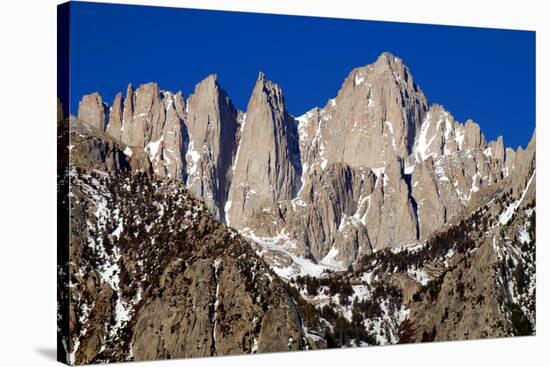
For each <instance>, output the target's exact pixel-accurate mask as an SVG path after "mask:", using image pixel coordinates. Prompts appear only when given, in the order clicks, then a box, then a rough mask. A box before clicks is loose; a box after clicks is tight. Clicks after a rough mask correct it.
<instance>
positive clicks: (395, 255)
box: [57, 52, 536, 364]
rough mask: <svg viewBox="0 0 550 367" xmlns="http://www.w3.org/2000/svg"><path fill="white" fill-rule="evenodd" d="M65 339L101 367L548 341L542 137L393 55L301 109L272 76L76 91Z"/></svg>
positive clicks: (67, 353) (66, 169) (61, 185)
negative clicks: (235, 82)
mask: <svg viewBox="0 0 550 367" xmlns="http://www.w3.org/2000/svg"><path fill="white" fill-rule="evenodd" d="M57 120H58V131H59V134H58V154H59V157H60V159H59V162H60V163H59V164H58V197H59V204H58V205H59V210H67V211H68V210H70V213H71V215H70V218H69V219H68V221H69V222H68V223H65V224H66V226H67V228H69V227H70V233H68V234H66V235H65V234H64V232H60V238H62V239H64V241H65V242H66V246H67V247H68V253H65V252H63V253H61V254H60V256H59V259H60V261H59V274H60V275H59V279H60V283H59V290H58V298H59V310H60V312H59V315H58V319H59V322H60V328H59V330H60V332H59V338H58V341H59V346H60V350H61V351H62V352H61V358H62V359H63V360H64V361H66V362H68V363H72V364H74V363H77V364H80V363H95V362H114V361H126V360H136V361H137V360H148V359H159V358H166V359H168V358H180V357H195V356H212V355H227V354H240V353H260V352H273V351H286V350H299V349H318V348H332V347H344V346H367V345H382V344H395V343H406V342H422V341H434V340H457V339H471V338H484V337H496V336H512V335H532V334H534V333H535V331H536V324H535V294H536V289H535V243H536V241H535V229H536V220H535V219H536V195H535V187H536V170H535V159H536V139H535V132H533V138H532V140H531V142H530V143H529V145H528V146H527V147H526V148H525V149H523V148H521V147H520V148H518V149H517V150H514V149H512V148H510V147H506V145H505V142H504V141H503V139H502V137H499V138H498V139H496V140H494V141H487V139H486V137H485V136H484V134H483V129H482V125H481V126H480V125H478V124H477V123H476V122H474V121H472V120H467V121H465V122H464V123H462V122H459V121H457V120H455V118H454V117H453V116H452V114H451V113H450V112H449V111H447V110H446V109H445V108H444V107H443V106H441V105H438V104H432V105H430V104H429V103H428V99H427V97H426V96H425V95H424V93H423V91H422V89H421V88H420V87H419V86H418V85H417V84H416V83H415V81H414V78H413V76H412V72H411V71H410V70H409V68H408V67H407V66H406V65H405V64H404V62H403V60H401V59H400V58H398V57H396V56H394V55H392V54H390V53H387V52H385V53H383V54H381V55H380V56H379V57H378V59H377V60H375V61H374V62H373V63H372V64H370V65H366V66H363V67H358V68H355V69H353V70H351V72H350V73H349V75H348V76H347V77H346V78H345V80H344V81H343V84H342V87H341V88H340V90H339V91H338V92H337V93H336V95H335V97H334V98H331V99H329V100H328V101H327V103H326V105H325V106H319V107H314V108H312V109H311V110H309V111H307V112H305V113H304V114H303V115H301V116H293V115H292V114H290V112H289V111H288V110H287V107H286V104H285V98H284V95H283V88H282V87H281V86H280V85H278V84H276V83H275V82H274V81H271V80H269V79H268V77H267V76H266V75H265V74H263V73H262V72H259V74H258V77H257V80H256V83H255V85H254V87H253V89H252V91H251V93H250V99H249V102H248V105H247V107H246V111H241V110H239V109H238V108H237V107H235V105H234V104H233V102H232V100H231V98H230V96H229V95H228V93H227V92H226V91H225V90H224V89H223V87H222V86H221V84H220V82H219V81H218V78H217V76H216V75H210V76H208V77H206V78H205V79H204V80H202V81H200V82H199V83H198V84H197V85H196V87H195V89H194V91H193V93H191V94H190V95H189V96H188V97H187V98H186V97H185V96H184V95H183V93H181V92H170V91H165V90H163V89H161V88H160V86H158V85H157V84H156V83H154V82H151V83H147V84H143V85H140V86H138V87H137V88H135V87H134V86H132V85H131V84H129V85H128V86H127V88H126V91H125V93H124V94H123V93H122V91H121V92H120V93H118V94H117V95H116V96H115V98H114V100H113V101H112V103H111V105H109V104H107V103H106V101H104V99H103V98H102V97H101V96H100V95H99V94H98V93H92V94H90V95H86V96H83V97H82V98H81V101H80V103H79V108H78V115H77V116H63V109H62V108H61V107H60V106H59V101H58V118H57Z"/></svg>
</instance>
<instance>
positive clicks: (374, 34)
mask: <svg viewBox="0 0 550 367" xmlns="http://www.w3.org/2000/svg"><path fill="white" fill-rule="evenodd" d="M358 15H363V14H358ZM364 15H365V16H368V14H364ZM70 44H71V49H70V52H71V69H70V70H71V113H73V114H75V113H76V111H77V108H78V100H79V99H80V98H81V96H82V95H84V94H87V93H90V92H93V91H98V92H99V93H100V94H101V95H102V96H103V97H104V99H105V100H106V101H107V102H108V103H111V102H112V100H113V98H114V96H115V94H116V93H117V92H119V91H123V92H124V91H125V89H126V86H127V84H128V83H129V82H131V83H132V84H133V85H134V86H137V85H139V84H141V83H145V82H149V81H156V82H157V83H159V85H160V87H161V88H162V89H165V90H171V91H177V90H181V91H183V92H184V95H185V96H188V95H189V94H190V93H191V92H192V91H193V89H194V87H195V85H196V84H197V83H198V82H199V81H200V80H201V79H203V78H204V77H206V76H207V75H209V74H212V73H215V74H217V75H218V80H219V82H220V84H221V85H222V87H223V88H224V89H225V90H226V91H227V92H228V94H229V96H230V97H231V99H232V100H233V102H234V103H235V105H236V106H237V107H238V108H240V109H243V110H244V109H245V108H246V105H247V103H248V98H249V97H250V93H251V91H252V88H253V86H254V83H255V80H256V77H257V75H258V71H260V70H261V71H263V72H264V73H265V74H266V76H267V77H268V78H269V79H271V80H273V81H275V82H276V83H278V84H279V85H280V86H281V87H282V88H283V93H284V95H285V99H286V104H287V107H288V110H289V111H290V112H291V113H292V114H293V115H295V116H298V115H301V114H302V113H304V112H306V111H307V110H309V109H311V108H313V107H315V106H324V105H325V103H326V101H327V100H328V99H329V98H332V97H334V96H335V95H336V93H337V92H338V90H339V88H340V86H341V85H342V82H343V81H344V78H345V77H346V76H347V75H348V73H349V72H350V71H351V69H353V68H354V67H357V66H363V65H367V64H370V63H372V62H374V61H375V60H376V58H377V56H378V55H379V54H380V53H382V52H383V51H389V52H391V53H393V54H395V55H396V56H399V57H401V58H402V59H403V61H404V62H405V64H406V65H407V66H409V68H410V69H411V72H412V75H413V77H414V79H415V81H416V83H417V84H418V85H419V86H420V87H421V88H422V89H423V90H424V93H425V94H426V96H427V98H428V101H429V103H430V104H432V103H439V104H442V105H444V106H445V108H447V110H449V111H450V112H451V113H452V114H453V116H454V117H455V118H456V119H457V120H459V121H461V122H464V121H465V120H466V119H467V118H472V119H473V120H475V121H476V122H477V123H479V124H480V125H481V128H482V131H483V132H484V134H485V136H486V137H487V138H488V139H494V138H496V137H497V136H498V135H503V136H504V142H505V145H507V146H512V147H514V148H516V147H517V146H518V145H522V146H524V147H525V146H526V145H527V143H528V141H529V139H530V138H531V135H532V133H533V129H534V127H535V33H534V32H527V31H510V30H496V29H482V28H466V27H448V26H433V25H417V24H405V23H390V22H373V21H358V20H342V19H331V18H316V17H298V16H281V15H265V14H251V13H237V12H221V11H220V12H217V11H203V10H191V9H178V8H164V7H144V6H128V5H113V4H97V3H80V2H73V3H72V5H71V37H70Z"/></svg>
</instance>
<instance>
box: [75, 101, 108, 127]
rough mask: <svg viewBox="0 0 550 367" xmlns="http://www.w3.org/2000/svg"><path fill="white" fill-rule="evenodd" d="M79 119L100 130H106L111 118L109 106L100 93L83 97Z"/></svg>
mask: <svg viewBox="0 0 550 367" xmlns="http://www.w3.org/2000/svg"><path fill="white" fill-rule="evenodd" d="M78 118H79V119H81V120H83V121H86V122H87V123H88V124H90V125H91V126H93V127H95V128H96V129H99V130H105V126H106V122H107V120H108V118H109V113H108V109H107V105H106V104H104V103H103V99H101V96H100V95H99V94H98V93H92V94H88V95H85V96H84V97H82V100H81V101H80V103H79V104H78Z"/></svg>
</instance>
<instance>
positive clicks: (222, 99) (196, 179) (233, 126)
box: [186, 75, 239, 220]
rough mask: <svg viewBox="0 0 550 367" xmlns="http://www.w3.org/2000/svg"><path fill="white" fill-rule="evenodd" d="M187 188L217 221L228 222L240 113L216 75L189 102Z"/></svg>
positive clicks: (187, 121)
mask: <svg viewBox="0 0 550 367" xmlns="http://www.w3.org/2000/svg"><path fill="white" fill-rule="evenodd" d="M186 116H187V118H186V126H187V129H188V133H189V145H188V149H187V153H186V160H187V161H188V162H189V164H188V166H187V187H188V188H189V190H190V191H191V192H192V193H193V194H194V195H195V196H196V197H198V198H201V199H202V200H204V202H205V203H206V205H207V206H208V207H209V208H210V210H211V211H212V213H213V214H214V215H215V217H216V218H218V219H220V220H224V218H225V212H224V206H225V203H226V201H227V197H228V192H229V185H230V182H231V178H232V173H233V172H232V170H231V164H232V161H233V156H234V155H235V152H236V150H237V145H236V134H237V129H238V128H239V125H238V122H237V117H238V111H237V109H236V108H235V107H234V106H233V103H232V102H231V99H230V98H229V96H228V95H227V93H226V92H225V91H224V90H223V89H222V88H221V86H220V85H219V83H218V81H217V78H216V76H215V75H210V76H209V77H207V78H206V79H204V80H203V81H201V82H200V83H199V84H197V86H196V87H195V92H194V93H193V94H192V95H191V96H190V97H189V100H188V102H187V113H186Z"/></svg>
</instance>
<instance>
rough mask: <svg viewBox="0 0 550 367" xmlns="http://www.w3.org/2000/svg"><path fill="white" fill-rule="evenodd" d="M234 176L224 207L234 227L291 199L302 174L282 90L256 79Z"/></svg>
mask: <svg viewBox="0 0 550 367" xmlns="http://www.w3.org/2000/svg"><path fill="white" fill-rule="evenodd" d="M239 134H240V140H239V147H238V150H237V155H236V157H235V164H234V171H233V177H232V181H231V188H230V191H229V196H228V202H227V204H226V216H227V217H228V221H227V222H228V223H229V224H230V225H231V226H234V227H235V228H242V227H244V226H246V222H247V220H248V219H249V218H251V217H252V216H253V215H255V214H256V213H258V212H260V211H261V210H262V208H264V207H266V206H269V205H271V204H273V203H275V202H277V201H279V200H286V199H291V198H293V197H294V196H295V195H296V193H297V192H298V189H299V183H300V176H301V163H300V158H299V157H300V152H299V146H298V136H297V130H296V125H295V123H294V119H293V118H292V117H291V116H290V114H289V113H288V111H287V110H286V107H285V103H284V97H283V94H282V90H281V88H280V87H279V86H278V85H277V84H275V83H273V82H271V81H269V80H267V79H266V77H265V75H264V74H263V73H260V74H259V75H258V79H257V81H256V85H255V86H254V90H253V92H252V96H251V97H250V101H249V102H248V107H247V112H246V116H244V117H243V122H242V126H241V129H240V133H239Z"/></svg>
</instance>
